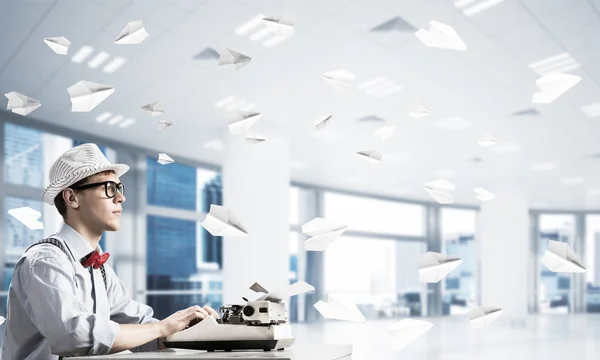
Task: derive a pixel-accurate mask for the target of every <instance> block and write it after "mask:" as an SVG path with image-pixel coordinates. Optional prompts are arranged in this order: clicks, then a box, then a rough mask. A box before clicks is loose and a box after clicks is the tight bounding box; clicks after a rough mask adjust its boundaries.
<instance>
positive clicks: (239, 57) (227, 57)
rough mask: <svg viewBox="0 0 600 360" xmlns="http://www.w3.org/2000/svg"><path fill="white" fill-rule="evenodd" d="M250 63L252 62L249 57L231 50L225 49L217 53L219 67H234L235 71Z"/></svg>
mask: <svg viewBox="0 0 600 360" xmlns="http://www.w3.org/2000/svg"><path fill="white" fill-rule="evenodd" d="M250 61H252V58H251V57H250V56H248V55H244V54H242V53H239V52H237V51H233V50H231V49H225V50H224V51H223V52H221V53H219V65H221V66H223V65H235V69H236V70H239V69H241V68H243V67H244V66H246V65H248V64H250Z"/></svg>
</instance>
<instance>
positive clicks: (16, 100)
mask: <svg viewBox="0 0 600 360" xmlns="http://www.w3.org/2000/svg"><path fill="white" fill-rule="evenodd" d="M4 96H6V98H7V99H8V104H7V106H6V110H10V111H12V112H14V113H15V114H19V115H23V116H26V115H28V114H30V113H31V112H32V111H33V110H35V109H37V108H39V107H40V106H42V104H41V103H40V102H39V101H37V100H36V99H34V98H30V97H29V96H25V95H23V94H19V93H18V92H16V91H11V92H9V93H6V94H4Z"/></svg>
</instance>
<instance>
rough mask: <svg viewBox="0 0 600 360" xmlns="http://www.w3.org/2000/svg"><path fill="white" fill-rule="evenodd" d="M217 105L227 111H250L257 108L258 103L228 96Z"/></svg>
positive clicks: (216, 104)
mask: <svg viewBox="0 0 600 360" xmlns="http://www.w3.org/2000/svg"><path fill="white" fill-rule="evenodd" d="M215 107H218V108H225V110H227V111H233V110H237V111H250V110H252V109H254V108H256V104H255V103H253V102H251V101H248V100H245V99H238V98H236V97H235V96H228V97H226V98H223V99H221V100H219V101H217V102H216V103H215Z"/></svg>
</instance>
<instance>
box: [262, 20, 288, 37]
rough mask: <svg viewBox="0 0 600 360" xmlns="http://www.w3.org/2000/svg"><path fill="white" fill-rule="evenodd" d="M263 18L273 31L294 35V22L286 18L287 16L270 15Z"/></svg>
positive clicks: (284, 35) (278, 33)
mask: <svg viewBox="0 0 600 360" xmlns="http://www.w3.org/2000/svg"><path fill="white" fill-rule="evenodd" d="M262 20H263V23H264V24H265V25H266V26H267V28H268V29H269V30H270V31H271V32H273V33H275V34H277V35H279V36H282V37H289V36H292V35H294V24H293V23H292V21H291V20H290V19H288V18H286V17H285V16H283V17H277V16H270V17H265V18H263V19H262Z"/></svg>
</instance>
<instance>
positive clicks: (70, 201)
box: [62, 189, 79, 209]
mask: <svg viewBox="0 0 600 360" xmlns="http://www.w3.org/2000/svg"><path fill="white" fill-rule="evenodd" d="M62 196H63V200H65V204H67V206H68V207H70V208H72V209H77V208H79V198H78V197H77V195H76V194H75V191H73V189H66V190H65V191H63V193H62Z"/></svg>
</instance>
